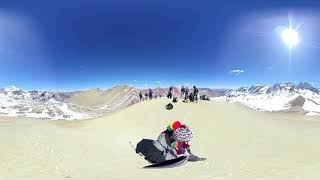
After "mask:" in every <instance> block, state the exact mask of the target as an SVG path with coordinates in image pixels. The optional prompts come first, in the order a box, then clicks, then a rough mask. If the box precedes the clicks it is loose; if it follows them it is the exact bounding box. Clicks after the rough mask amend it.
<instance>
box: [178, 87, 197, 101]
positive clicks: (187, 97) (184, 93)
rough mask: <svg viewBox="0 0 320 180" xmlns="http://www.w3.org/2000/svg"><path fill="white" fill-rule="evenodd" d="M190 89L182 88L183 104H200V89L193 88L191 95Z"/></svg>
mask: <svg viewBox="0 0 320 180" xmlns="http://www.w3.org/2000/svg"><path fill="white" fill-rule="evenodd" d="M189 92H190V91H189V88H188V87H184V86H182V87H181V97H180V98H181V99H183V102H188V100H189V101H190V102H198V99H199V97H198V95H199V89H198V88H197V87H196V86H193V92H191V93H190V94H189Z"/></svg>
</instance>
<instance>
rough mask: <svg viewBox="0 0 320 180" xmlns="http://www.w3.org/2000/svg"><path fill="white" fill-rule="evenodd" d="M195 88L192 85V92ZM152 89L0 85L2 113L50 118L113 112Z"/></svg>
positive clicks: (175, 89) (202, 91)
mask: <svg viewBox="0 0 320 180" xmlns="http://www.w3.org/2000/svg"><path fill="white" fill-rule="evenodd" d="M168 90H169V88H160V87H158V88H154V89H153V96H156V95H157V96H158V97H159V95H160V94H162V97H166V95H167V93H168ZM192 91H193V90H192V89H191V88H190V93H191V92H192ZM199 91H200V92H199V94H200V95H202V94H206V95H207V96H209V97H215V96H221V95H223V94H224V92H225V90H221V89H219V90H214V89H209V88H199ZM140 92H142V93H143V94H145V93H148V92H149V89H137V88H134V87H130V86H127V85H119V86H115V87H113V88H110V89H106V90H101V89H99V88H96V89H91V90H86V91H74V92H51V91H36V90H33V91H24V90H21V89H19V88H17V87H14V86H11V87H8V88H3V89H0V115H5V116H24V117H36V118H49V119H66V120H74V119H88V118H92V117H97V116H102V115H104V114H107V113H112V112H115V111H118V110H121V109H124V108H126V107H128V106H131V105H133V104H136V103H138V102H140V98H139V93H140ZM173 93H174V96H177V97H179V96H180V95H181V93H180V89H179V88H178V87H173Z"/></svg>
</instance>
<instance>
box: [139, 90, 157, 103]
mask: <svg viewBox="0 0 320 180" xmlns="http://www.w3.org/2000/svg"><path fill="white" fill-rule="evenodd" d="M159 97H160V98H161V97H162V94H161V93H160V94H159ZM139 98H140V101H143V100H146V99H157V98H158V95H155V96H153V91H152V89H149V92H148V93H145V94H144V97H143V95H142V92H141V91H140V93H139Z"/></svg>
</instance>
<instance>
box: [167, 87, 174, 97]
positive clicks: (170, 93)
mask: <svg viewBox="0 0 320 180" xmlns="http://www.w3.org/2000/svg"><path fill="white" fill-rule="evenodd" d="M172 89H173V88H172V86H170V87H169V91H168V96H167V97H168V98H169V99H171V98H172Z"/></svg>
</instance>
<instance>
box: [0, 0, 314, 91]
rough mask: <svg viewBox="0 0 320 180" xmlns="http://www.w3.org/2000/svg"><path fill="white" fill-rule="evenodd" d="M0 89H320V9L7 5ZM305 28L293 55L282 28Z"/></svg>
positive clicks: (112, 1)
mask: <svg viewBox="0 0 320 180" xmlns="http://www.w3.org/2000/svg"><path fill="white" fill-rule="evenodd" d="M0 4H1V9H0V87H5V86H9V85H16V86H18V87H21V88H23V89H53V90H77V89H90V88H96V87H100V88H108V87H111V86H114V85H117V84H129V85H133V86H136V87H155V86H169V85H182V84H190V85H193V84H195V85H198V86H203V87H204V86H205V87H213V88H222V87H227V88H230V87H238V86H245V85H253V84H272V83H275V82H286V81H291V82H299V81H308V82H311V83H313V84H314V85H315V86H318V87H320V82H319V80H318V76H319V67H320V61H319V57H320V33H319V32H318V31H317V29H319V28H320V27H319V26H320V20H319V19H320V13H317V11H319V12H320V2H317V1H314V0H312V1H311V0H310V1H308V0H304V1H297V0H282V1H278V0H275V1H270V0H269V1H263V0H258V1H235V0H234V1H231V0H226V1H223V2H220V1H212V0H211V1H209V0H208V1H188V0H185V1H174V2H173V1H166V0H161V1H158V0H156V1H149V0H142V1H141V0H137V1H124V0H108V1H94V0H93V1H92V0H91V1H75V0H69V1H51V2H49V1H48V2H45V1H23V2H21V1H15V0H10V1H1V3H0ZM288 17H290V18H291V19H292V24H293V26H294V27H297V26H299V29H298V32H299V37H300V40H301V42H300V44H299V45H298V46H297V47H295V48H293V49H292V50H291V53H290V54H291V56H289V48H288V47H287V46H286V45H285V44H284V43H283V42H282V40H281V38H280V36H279V33H278V30H277V29H279V27H287V26H288V24H289V20H288Z"/></svg>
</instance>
